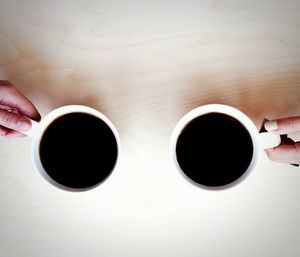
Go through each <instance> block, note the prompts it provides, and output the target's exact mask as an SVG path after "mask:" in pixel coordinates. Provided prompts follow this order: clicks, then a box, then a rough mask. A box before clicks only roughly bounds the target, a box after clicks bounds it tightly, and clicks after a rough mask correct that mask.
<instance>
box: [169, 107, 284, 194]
mask: <svg viewBox="0 0 300 257" xmlns="http://www.w3.org/2000/svg"><path fill="white" fill-rule="evenodd" d="M208 113H223V114H227V115H229V116H232V117H233V118H235V119H237V120H238V121H239V122H240V123H241V124H243V125H244V127H245V128H246V129H247V130H248V132H249V134H250V136H251V138H252V143H253V156H252V160H251V162H250V165H249V166H248V168H247V170H246V171H245V172H244V174H243V175H242V176H241V177H240V178H239V179H237V180H235V181H233V182H232V183H230V184H227V185H225V186H220V187H208V186H204V185H200V184H198V183H196V182H194V181H192V180H191V179H190V178H188V177H187V176H186V175H185V174H184V172H183V171H182V170H181V168H180V166H179V164H178V162H177V158H176V144H177V139H178V136H179V135H180V133H181V131H182V130H183V129H184V128H185V126H186V125H187V124H188V123H189V122H190V121H192V120H193V119H195V118H197V117H199V116H202V115H205V114H208ZM199 133H201V131H199ZM280 143H281V139H280V136H279V135H276V134H273V133H270V132H264V133H259V132H258V130H257V129H256V126H255V125H254V123H253V122H252V120H251V119H250V118H249V117H248V116H247V115H246V114H244V113H243V112H241V111H239V110H238V109H236V108H233V107H231V106H228V105H223V104H208V105H203V106H200V107H198V108H195V109H193V110H192V111H190V112H188V113H187V114H186V115H185V116H183V117H182V118H181V119H180V120H179V122H178V123H177V124H176V126H175V128H174V130H173V133H172V135H171V141H170V156H171V161H172V162H173V163H174V164H175V167H176V168H177V170H179V171H180V173H181V174H182V175H183V176H184V177H185V178H186V179H188V180H189V181H190V182H192V183H193V184H195V185H197V186H200V187H203V188H205V189H212V190H220V189H226V188H229V187H231V186H233V185H236V184H239V183H240V182H241V181H243V180H244V179H245V178H246V177H247V176H248V175H249V173H250V172H251V171H252V170H253V169H254V168H255V166H256V165H257V163H258V159H259V156H260V155H261V152H262V150H263V149H267V148H272V147H276V146H278V145H279V144H280Z"/></svg>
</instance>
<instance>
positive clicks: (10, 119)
mask: <svg viewBox="0 0 300 257" xmlns="http://www.w3.org/2000/svg"><path fill="white" fill-rule="evenodd" d="M0 125H1V126H3V127H6V128H8V129H13V130H21V131H26V130H29V129H30V128H31V122H30V120H28V119H27V118H26V117H25V116H23V115H19V114H17V113H14V112H8V111H6V110H0Z"/></svg>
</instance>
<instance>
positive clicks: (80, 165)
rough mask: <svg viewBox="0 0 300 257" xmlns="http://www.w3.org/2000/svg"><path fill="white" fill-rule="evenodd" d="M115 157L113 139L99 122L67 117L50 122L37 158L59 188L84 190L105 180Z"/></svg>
mask: <svg viewBox="0 0 300 257" xmlns="http://www.w3.org/2000/svg"><path fill="white" fill-rule="evenodd" d="M117 156H118V147H117V141H116V138H115V136H114V134H113V132H112V130H111V129H110V127H109V126H108V125H107V124H106V123H105V122H104V121H102V120H101V119H99V118H97V117H95V116H92V115H90V114H85V113H69V114H65V115H63V116H61V117H59V118H57V119H56V120H54V121H53V122H52V123H51V124H50V125H49V126H48V128H47V129H46V130H45V132H44V134H43V136H42V139H41V142H40V158H41V162H42V165H43V167H44V169H45V171H46V172H47V173H48V175H49V176H50V177H51V178H52V179H53V180H55V181H56V182H58V183H59V184H61V185H64V186H67V187H71V188H75V189H76V188H78V189H80V188H87V187H91V186H93V185H96V184H98V183H100V182H102V181H103V180H105V179H106V178H107V177H108V176H109V175H110V173H111V172H112V170H113V168H114V166H115V164H116V160H117Z"/></svg>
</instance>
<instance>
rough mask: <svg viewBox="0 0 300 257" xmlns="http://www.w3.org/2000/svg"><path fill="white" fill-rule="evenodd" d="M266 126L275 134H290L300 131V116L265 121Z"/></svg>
mask: <svg viewBox="0 0 300 257" xmlns="http://www.w3.org/2000/svg"><path fill="white" fill-rule="evenodd" d="M264 126H265V129H266V130H267V131H272V132H274V133H275V134H278V135H283V134H288V133H292V132H296V131H300V117H290V118H284V119H278V120H271V121H267V122H265V124H264Z"/></svg>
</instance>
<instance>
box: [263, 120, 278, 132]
mask: <svg viewBox="0 0 300 257" xmlns="http://www.w3.org/2000/svg"><path fill="white" fill-rule="evenodd" d="M264 127H265V129H266V130H267V131H275V130H276V129H278V122H277V120H270V121H266V122H265V124H264Z"/></svg>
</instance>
